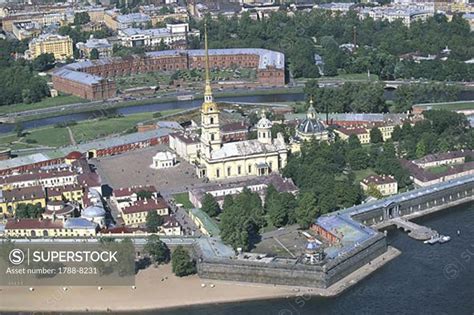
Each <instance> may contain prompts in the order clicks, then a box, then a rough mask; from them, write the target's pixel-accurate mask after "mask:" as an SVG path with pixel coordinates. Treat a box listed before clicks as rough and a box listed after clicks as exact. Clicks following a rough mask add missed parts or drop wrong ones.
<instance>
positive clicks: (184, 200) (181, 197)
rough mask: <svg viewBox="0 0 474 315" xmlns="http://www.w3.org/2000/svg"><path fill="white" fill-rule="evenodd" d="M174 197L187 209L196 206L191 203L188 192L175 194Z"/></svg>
mask: <svg viewBox="0 0 474 315" xmlns="http://www.w3.org/2000/svg"><path fill="white" fill-rule="evenodd" d="M173 198H174V200H175V201H176V203H180V204H182V205H183V207H184V208H186V209H192V208H194V206H193V204H192V203H191V201H189V195H188V193H187V192H183V193H179V194H175V195H173Z"/></svg>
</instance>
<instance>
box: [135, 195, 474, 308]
mask: <svg viewBox="0 0 474 315" xmlns="http://www.w3.org/2000/svg"><path fill="white" fill-rule="evenodd" d="M417 222H421V223H422V224H424V225H426V226H429V227H432V228H434V229H435V230H437V231H438V232H440V233H441V234H445V235H450V236H451V241H450V242H448V243H445V244H442V245H441V244H437V245H426V244H423V243H422V242H419V241H415V240H413V239H411V238H409V237H408V236H407V234H406V233H404V232H401V231H397V230H391V231H389V235H388V241H389V243H390V245H392V246H394V247H396V248H398V249H400V250H401V251H402V254H401V255H400V256H398V257H397V258H395V259H394V260H392V261H391V262H389V263H387V264H386V265H385V266H383V267H382V268H381V269H380V270H378V271H376V272H375V273H373V274H372V275H370V276H369V277H368V278H366V279H364V280H362V281H361V282H360V283H359V284H356V285H355V286H354V287H352V288H350V289H349V290H348V291H346V292H344V293H343V294H341V295H340V296H338V297H335V298H320V297H309V296H303V297H301V298H299V299H296V298H289V299H278V300H271V301H254V302H241V303H231V304H221V305H218V304H216V305H207V306H198V307H191V308H183V309H174V310H168V311H159V312H157V311H149V312H147V313H145V314H165V315H185V314H199V315H204V314H223V315H231V314H232V315H234V314H252V315H253V314H255V315H266V314H277V315H299V314H308V315H309V314H311V315H313V314H466V315H467V314H469V315H472V314H474V234H473V233H472V231H473V230H474V204H473V203H471V204H469V205H464V206H460V207H456V208H451V209H448V210H445V211H444V212H442V213H438V214H434V215H431V216H430V217H426V218H423V219H421V220H418V221H417ZM457 230H460V231H461V235H460V236H457V234H456V232H457ZM157 295H159V292H157ZM185 300H186V291H185V290H184V291H183V302H185ZM135 314H138V313H135ZM140 314H142V313H140Z"/></svg>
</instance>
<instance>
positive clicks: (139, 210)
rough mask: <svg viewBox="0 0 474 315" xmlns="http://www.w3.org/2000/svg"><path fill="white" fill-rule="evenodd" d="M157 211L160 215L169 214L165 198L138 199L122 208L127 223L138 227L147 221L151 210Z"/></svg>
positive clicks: (123, 217)
mask: <svg viewBox="0 0 474 315" xmlns="http://www.w3.org/2000/svg"><path fill="white" fill-rule="evenodd" d="M152 211H155V212H156V213H158V215H160V216H165V215H168V214H169V206H168V204H167V203H166V201H165V200H164V199H163V198H158V199H149V200H138V201H137V202H135V203H134V204H132V205H130V206H128V207H125V208H123V209H121V214H122V220H123V222H124V223H125V225H128V226H131V227H138V226H139V225H143V224H145V223H146V217H147V215H148V213H149V212H152Z"/></svg>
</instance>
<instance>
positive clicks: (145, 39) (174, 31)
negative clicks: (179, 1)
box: [118, 23, 200, 47]
mask: <svg viewBox="0 0 474 315" xmlns="http://www.w3.org/2000/svg"><path fill="white" fill-rule="evenodd" d="M199 35H200V33H199V30H190V29H189V24H188V23H181V24H166V28H152V29H143V30H142V29H139V28H126V29H121V30H119V31H118V38H119V40H120V43H121V45H122V46H125V47H142V46H143V47H153V46H159V45H160V44H161V43H163V44H165V45H168V46H171V44H173V43H175V42H178V41H183V40H187V38H189V37H199Z"/></svg>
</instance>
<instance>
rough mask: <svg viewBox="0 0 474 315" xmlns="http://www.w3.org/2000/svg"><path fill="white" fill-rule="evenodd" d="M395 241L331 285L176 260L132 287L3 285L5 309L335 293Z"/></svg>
mask: <svg viewBox="0 0 474 315" xmlns="http://www.w3.org/2000/svg"><path fill="white" fill-rule="evenodd" d="M399 254H400V252H399V251H398V250H397V249H395V248H392V247H389V250H388V251H387V252H386V253H385V254H384V255H382V256H380V257H378V258H377V259H375V260H374V261H372V262H371V263H370V264H367V265H365V266H364V267H362V268H361V269H359V270H357V271H355V272H354V273H352V274H350V275H348V276H347V277H346V278H344V279H342V280H341V281H339V282H337V283H336V284H334V285H333V286H331V287H330V288H328V289H325V290H322V289H316V288H297V287H286V286H274V285H266V284H253V283H238V282H224V281H215V280H204V279H200V278H199V277H198V276H196V275H194V276H189V277H184V278H178V277H175V276H174V275H173V274H172V272H171V266H170V265H164V266H159V267H157V268H154V267H151V268H147V269H145V270H142V271H140V272H139V273H138V274H137V276H136V281H135V283H136V288H135V289H133V288H132V287H104V288H102V290H100V291H99V290H98V288H97V287H67V290H64V289H63V287H40V286H39V287H35V288H34V291H30V290H29V288H28V287H5V286H3V287H0V311H24V312H60V311H70V312H72V311H87V312H104V311H111V312H113V311H139V310H146V309H164V308H172V307H185V306H190V305H198V304H213V303H224V302H237V301H248V300H259V299H272V298H291V297H296V296H301V295H322V296H334V295H337V294H340V293H341V292H342V291H343V290H345V289H347V288H348V287H350V286H352V285H354V284H356V283H357V282H359V281H360V280H362V279H363V278H364V277H366V276H367V275H369V274H370V273H372V272H373V271H375V270H377V269H378V268H380V267H381V266H382V265H384V264H385V263H387V262H388V261H390V260H392V259H393V258H395V257H397V256H398V255H399Z"/></svg>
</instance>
